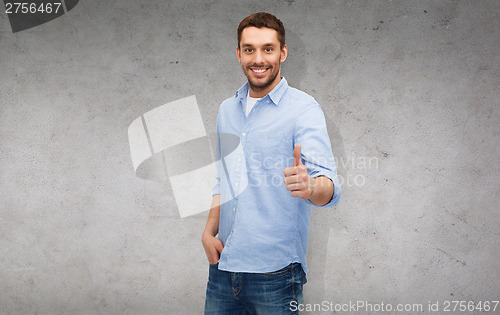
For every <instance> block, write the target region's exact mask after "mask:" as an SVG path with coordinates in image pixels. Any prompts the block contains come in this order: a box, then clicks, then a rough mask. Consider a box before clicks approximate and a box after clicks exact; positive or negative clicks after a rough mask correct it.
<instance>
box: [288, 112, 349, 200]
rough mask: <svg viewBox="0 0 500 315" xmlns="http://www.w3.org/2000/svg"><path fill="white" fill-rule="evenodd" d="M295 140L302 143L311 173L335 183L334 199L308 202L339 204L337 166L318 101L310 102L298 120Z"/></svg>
mask: <svg viewBox="0 0 500 315" xmlns="http://www.w3.org/2000/svg"><path fill="white" fill-rule="evenodd" d="M294 142H295V144H294V145H297V144H300V145H301V158H302V163H303V164H304V165H305V166H306V168H307V171H308V173H309V175H310V176H311V177H314V178H316V177H319V176H324V177H327V178H329V179H330V180H331V181H332V182H333V185H334V193H333V196H332V199H331V200H330V201H329V202H328V203H326V204H325V205H322V206H318V205H315V204H313V203H312V202H311V201H310V200H309V199H307V200H306V202H307V203H309V204H311V205H313V206H316V207H333V206H335V205H337V204H338V202H339V200H340V195H341V190H340V183H339V179H338V177H337V167H336V164H335V158H334V157H333V153H332V148H331V144H330V138H329V137H328V132H327V129H326V121H325V115H324V113H323V111H322V109H321V107H320V105H319V104H318V103H317V102H311V103H308V104H307V106H305V108H304V111H303V112H302V113H301V115H300V117H299V118H298V119H297V120H296V124H295V138H294Z"/></svg>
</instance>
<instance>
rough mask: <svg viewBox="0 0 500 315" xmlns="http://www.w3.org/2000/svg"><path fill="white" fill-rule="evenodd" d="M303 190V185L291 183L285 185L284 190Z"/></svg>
mask: <svg viewBox="0 0 500 315" xmlns="http://www.w3.org/2000/svg"><path fill="white" fill-rule="evenodd" d="M304 188H305V187H304V184H303V183H292V184H288V185H286V190H288V191H302V190H303V189H304Z"/></svg>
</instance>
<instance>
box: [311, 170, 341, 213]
mask: <svg viewBox="0 0 500 315" xmlns="http://www.w3.org/2000/svg"><path fill="white" fill-rule="evenodd" d="M319 176H324V177H326V178H329V179H330V180H331V181H332V183H333V196H332V199H330V201H329V202H327V203H326V204H324V205H322V206H318V205H316V204H314V203H313V202H312V201H311V200H309V199H306V202H307V203H308V204H310V205H313V206H315V207H319V208H328V207H333V206H336V205H337V204H338V203H339V201H340V195H341V190H340V182H339V178H338V177H337V175H333V176H331V175H327V174H321V173H320V172H318V173H316V174H314V176H312V177H313V178H316V177H319ZM332 177H333V178H332Z"/></svg>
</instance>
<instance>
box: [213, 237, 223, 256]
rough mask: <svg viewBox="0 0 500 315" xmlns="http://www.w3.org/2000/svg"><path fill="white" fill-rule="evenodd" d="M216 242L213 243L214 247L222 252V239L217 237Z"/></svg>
mask: <svg viewBox="0 0 500 315" xmlns="http://www.w3.org/2000/svg"><path fill="white" fill-rule="evenodd" d="M217 240H218V242H216V243H215V249H216V250H217V252H218V253H219V254H220V253H222V250H223V249H224V245H222V241H221V240H219V239H217Z"/></svg>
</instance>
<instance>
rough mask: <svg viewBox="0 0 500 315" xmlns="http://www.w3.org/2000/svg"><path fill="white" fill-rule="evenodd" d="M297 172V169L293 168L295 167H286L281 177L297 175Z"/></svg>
mask: <svg viewBox="0 0 500 315" xmlns="http://www.w3.org/2000/svg"><path fill="white" fill-rule="evenodd" d="M297 172H298V169H297V168H296V167H295V166H292V167H287V168H285V170H284V171H283V175H285V177H286V176H292V175H295V174H297Z"/></svg>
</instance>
